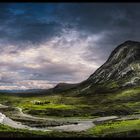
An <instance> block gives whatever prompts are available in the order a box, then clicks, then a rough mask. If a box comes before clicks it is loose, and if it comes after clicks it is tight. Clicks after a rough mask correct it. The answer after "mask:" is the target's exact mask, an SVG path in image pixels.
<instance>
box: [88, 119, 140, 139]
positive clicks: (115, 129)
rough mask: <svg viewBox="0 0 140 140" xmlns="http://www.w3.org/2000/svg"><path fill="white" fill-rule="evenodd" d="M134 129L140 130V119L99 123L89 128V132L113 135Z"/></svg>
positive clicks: (97, 134) (95, 134)
mask: <svg viewBox="0 0 140 140" xmlns="http://www.w3.org/2000/svg"><path fill="white" fill-rule="evenodd" d="M133 130H140V120H127V121H116V122H110V123H106V124H101V125H98V126H96V127H94V128H91V129H89V130H88V133H89V134H92V135H93V136H101V137H103V136H106V135H111V136H113V134H114V133H122V132H128V131H133Z"/></svg>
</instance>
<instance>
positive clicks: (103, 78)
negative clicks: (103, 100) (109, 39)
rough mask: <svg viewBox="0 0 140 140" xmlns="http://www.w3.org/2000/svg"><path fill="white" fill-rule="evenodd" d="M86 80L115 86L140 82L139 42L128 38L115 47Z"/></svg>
mask: <svg viewBox="0 0 140 140" xmlns="http://www.w3.org/2000/svg"><path fill="white" fill-rule="evenodd" d="M87 81H91V82H92V84H105V85H107V84H109V85H111V83H113V84H114V83H115V85H117V86H127V85H137V84H140V42H136V41H130V40H128V41H125V42H124V43H122V44H121V45H119V46H118V47H116V48H115V49H114V50H113V51H112V53H111V54H110V56H109V58H108V60H107V61H106V62H105V63H104V64H103V65H102V66H101V67H100V68H98V69H97V70H96V71H95V72H94V73H93V74H92V75H91V76H90V77H89V78H88V79H87Z"/></svg>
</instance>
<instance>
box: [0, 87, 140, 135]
mask: <svg viewBox="0 0 140 140" xmlns="http://www.w3.org/2000/svg"><path fill="white" fill-rule="evenodd" d="M139 100H140V87H136V88H131V89H124V90H121V91H117V92H114V93H98V94H93V95H90V96H66V95H65V96H64V95H61V94H58V95H48V96H40V97H18V96H10V95H3V94H0V104H3V105H6V106H10V107H8V108H0V112H2V113H3V114H5V115H6V116H8V117H9V118H11V119H14V120H16V121H20V122H22V123H24V124H29V125H31V126H33V125H35V124H36V126H37V125H38V127H48V126H59V125H65V124H69V123H74V122H69V119H74V120H75V119H79V120H85V119H86V120H87V119H94V118H97V117H102V116H112V115H114V116H119V117H125V116H126V117H128V118H126V119H125V120H124V121H123V120H121V119H120V120H114V121H110V122H109V121H108V122H103V123H101V124H100V123H99V124H96V126H94V127H93V128H90V129H88V130H86V131H82V132H59V131H52V132H40V131H31V130H30V131H29V130H18V129H14V128H10V127H8V126H3V125H0V133H1V135H0V136H2V135H4V134H5V133H8V132H9V136H10V137H13V136H28V135H30V136H49V137H55V136H56V137H57V136H58V135H60V136H62V137H71V136H73V137H79V136H80V137H106V136H108V137H113V136H117V137H119V136H139V134H140V120H139V117H140V116H139V112H140V101H139ZM17 107H18V108H21V109H22V111H23V113H25V114H29V115H32V116H35V117H45V118H47V119H48V121H47V122H45V123H44V122H43V121H41V120H39V119H38V120H36V121H34V120H31V119H29V118H28V117H27V116H25V117H19V114H18V113H19V110H18V109H16V108H17ZM132 115H133V117H132ZM136 115H137V117H135V116H136ZM51 119H60V120H61V121H56V122H54V121H51ZM128 119H133V120H128ZM63 120H65V121H63ZM44 124H45V125H44ZM16 132H18V133H16ZM6 136H8V135H6Z"/></svg>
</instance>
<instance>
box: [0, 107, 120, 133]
mask: <svg viewBox="0 0 140 140" xmlns="http://www.w3.org/2000/svg"><path fill="white" fill-rule="evenodd" d="M5 107H8V106H4V105H1V104H0V108H5ZM17 109H18V111H19V115H20V116H22V117H26V118H30V119H42V120H54V121H59V120H65V121H66V120H67V121H69V122H73V121H74V122H76V123H75V124H65V125H60V126H53V127H44V128H37V127H30V126H28V125H23V124H22V123H21V122H17V121H14V120H12V119H10V118H9V117H7V116H5V115H4V114H3V113H1V112H0V123H1V124H4V125H8V126H10V127H13V128H18V129H28V130H41V131H53V130H57V131H67V132H68V131H74V132H80V131H86V130H87V129H89V128H91V127H94V126H96V125H95V124H96V123H97V122H104V121H109V120H115V119H118V117H117V116H107V117H99V118H94V119H85V120H83V119H82V120H81V119H73V118H69V119H65V118H59V119H54V118H40V117H35V116H31V115H28V114H25V113H23V112H22V109H21V108H18V107H17Z"/></svg>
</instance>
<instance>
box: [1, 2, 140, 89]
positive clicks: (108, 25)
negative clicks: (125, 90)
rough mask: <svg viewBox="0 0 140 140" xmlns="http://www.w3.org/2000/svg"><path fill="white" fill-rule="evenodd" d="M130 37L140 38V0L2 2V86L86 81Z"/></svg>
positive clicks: (29, 87) (34, 86) (48, 84)
mask: <svg viewBox="0 0 140 140" xmlns="http://www.w3.org/2000/svg"><path fill="white" fill-rule="evenodd" d="M126 40H135V41H140V3H135V4H133V3H131V4H128V3H102V4H101V3H81V4H80V3H79V4H77V3H1V4H0V89H32V88H50V87H52V86H54V85H56V84H57V83H59V82H67V83H77V82H81V81H82V80H85V79H87V78H88V77H89V76H90V75H91V74H92V73H93V72H94V71H95V70H96V69H97V68H98V67H100V66H101V65H102V64H103V63H104V62H105V61H106V59H107V58H108V56H109V55H110V53H111V51H112V50H113V49H114V48H115V47H116V46H118V45H119V44H121V43H123V42H124V41H126Z"/></svg>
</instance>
